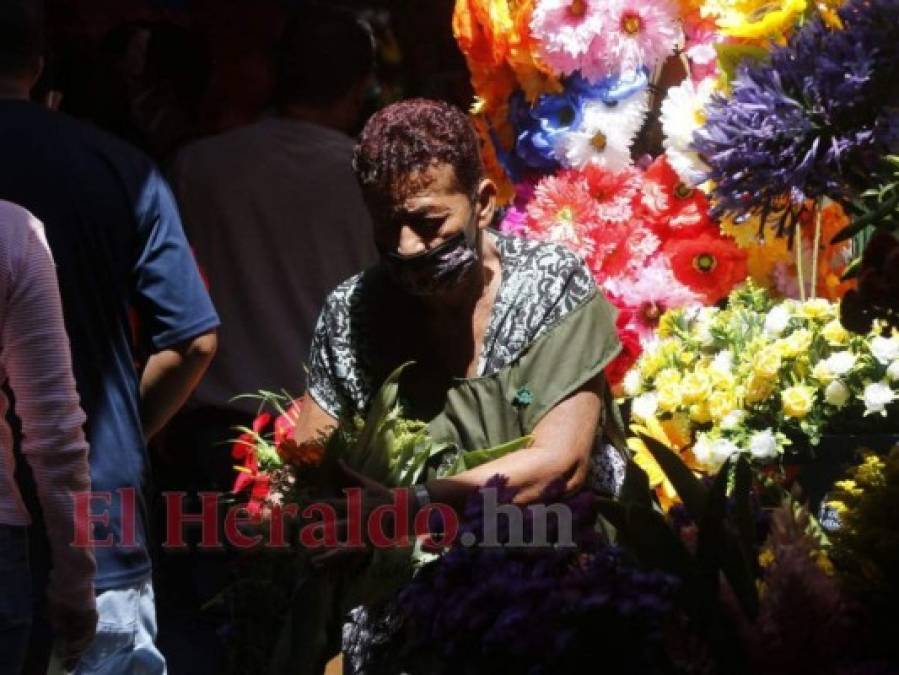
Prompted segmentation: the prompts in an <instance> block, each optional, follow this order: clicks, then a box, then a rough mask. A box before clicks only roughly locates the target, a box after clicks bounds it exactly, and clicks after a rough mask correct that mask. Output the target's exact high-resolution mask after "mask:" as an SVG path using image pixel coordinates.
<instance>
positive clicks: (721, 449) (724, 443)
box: [709, 438, 740, 469]
mask: <svg viewBox="0 0 899 675" xmlns="http://www.w3.org/2000/svg"><path fill="white" fill-rule="evenodd" d="M710 451H711V456H710V457H709V459H710V462H711V465H712V466H713V467H714V468H716V469H717V468H719V467H720V466H721V465H722V464H724V462H725V461H727V459H728V458H729V457H730V456H731V455H733V454H734V453H737V452H740V448H738V447H737V446H736V445H735V444H734V443H733V442H731V441H729V440H727V439H726V438H719V439H717V440H716V441H713V442H712V445H711V448H710Z"/></svg>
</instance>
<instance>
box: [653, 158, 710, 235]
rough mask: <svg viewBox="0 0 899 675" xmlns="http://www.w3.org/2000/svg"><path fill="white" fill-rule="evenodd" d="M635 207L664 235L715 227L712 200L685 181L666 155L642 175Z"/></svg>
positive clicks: (689, 232) (695, 232) (687, 233)
mask: <svg viewBox="0 0 899 675" xmlns="http://www.w3.org/2000/svg"><path fill="white" fill-rule="evenodd" d="M635 202H636V203H635V210H636V211H637V213H639V214H640V215H642V216H643V217H644V218H645V219H646V220H647V221H648V222H649V223H650V224H651V225H652V228H653V229H654V230H655V231H656V233H658V234H659V235H660V236H662V237H666V236H669V235H674V236H691V235H694V234H698V233H699V232H700V231H702V230H704V229H707V228H708V227H710V226H714V223H713V221H712V218H711V216H709V200H708V198H707V197H706V196H705V194H704V193H703V192H702V190H697V189H696V188H692V187H690V186H689V185H687V184H686V183H684V182H683V181H682V180H681V179H680V177H679V176H678V175H677V173H676V172H675V171H674V169H672V168H671V165H670V164H669V163H668V160H667V159H666V157H665V155H660V156H659V157H658V158H657V159H656V160H655V161H654V162H653V163H652V164H651V165H650V166H649V168H648V169H646V172H645V173H644V174H643V190H642V192H641V194H639V195H638V196H637V198H636V199H635Z"/></svg>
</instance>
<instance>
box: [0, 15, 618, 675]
mask: <svg viewBox="0 0 899 675" xmlns="http://www.w3.org/2000/svg"><path fill="white" fill-rule="evenodd" d="M142 36H143V37H146V36H145V35H144V34H143V33H142V32H141V28H140V27H136V28H134V29H133V30H132V29H129V30H126V31H124V32H123V33H122V34H120V35H117V37H116V40H113V41H112V43H111V44H113V46H115V45H118V46H119V47H120V49H119V51H118V52H117V53H119V54H122V53H125V54H127V53H129V52H128V48H126V49H125V52H122V49H121V47H122V46H123V45H124V46H126V47H127V46H129V45H131V46H133V45H135V44H137V45H140V44H141V41H142V40H143V37H142ZM46 47H47V46H46V44H45V39H44V16H43V14H42V11H41V8H40V3H39V2H37V1H36V0H3V1H2V2H0V148H2V155H0V200H2V203H0V223H2V227H0V288H2V289H3V293H2V294H0V340H2V351H0V379H2V380H3V381H5V383H6V385H7V386H6V387H5V388H4V393H3V396H2V398H0V402H2V408H3V412H4V413H7V412H9V413H10V414H9V415H7V420H6V421H5V422H2V423H0V446H2V447H0V451H2V454H0V541H2V547H0V570H2V572H3V574H0V674H2V675H6V674H7V673H18V672H28V673H38V672H40V673H44V672H47V667H48V662H49V661H50V660H51V658H54V659H60V660H61V661H62V662H63V666H64V667H65V668H67V669H70V670H72V672H76V673H79V674H84V673H128V672H141V673H144V672H146V673H163V672H166V670H167V668H168V670H170V671H171V672H190V673H202V672H222V669H221V664H220V663H219V662H218V661H217V659H220V658H221V651H222V650H221V649H218V650H217V647H216V645H218V644H220V643H221V640H222V636H221V635H220V634H219V633H218V632H217V630H218V629H220V628H221V625H220V624H217V623H216V622H215V620H212V621H209V620H207V619H205V618H203V617H201V616H200V611H199V608H200V607H201V606H204V605H208V604H209V602H210V601H211V600H212V599H213V598H214V597H215V595H216V593H218V592H219V591H220V590H221V588H222V586H223V584H224V583H225V579H226V578H227V576H228V574H229V559H228V554H226V553H225V554H209V553H205V554H204V553H202V552H189V553H187V554H184V553H182V554H166V553H164V552H162V551H160V550H159V546H158V544H159V540H158V536H157V535H156V534H154V527H153V521H154V518H155V517H156V516H157V511H156V507H155V505H154V500H153V495H154V494H158V493H159V491H165V490H167V491H173V490H183V491H185V492H186V493H187V494H188V498H189V499H190V498H191V497H193V498H196V496H197V495H198V494H199V493H200V492H203V491H218V492H227V491H228V489H229V488H230V487H231V484H232V482H233V478H234V471H233V467H232V464H233V460H232V458H231V456H230V448H229V443H228V442H229V440H230V439H232V438H233V436H234V433H235V432H234V429H235V427H237V426H241V425H245V426H246V425H249V424H251V422H252V418H253V416H254V414H255V412H256V405H255V404H254V403H252V402H249V401H248V400H246V399H240V398H238V399H235V396H236V395H238V394H243V393H248V392H254V391H257V390H272V391H280V390H286V391H288V392H289V393H290V394H291V395H295V396H299V395H301V394H303V393H304V392H306V396H305V399H304V404H303V406H302V408H301V413H300V416H299V420H298V422H297V427H296V440H297V444H298V445H299V446H300V447H302V446H303V445H304V444H307V443H310V442H313V441H314V440H315V439H318V438H320V437H321V436H322V434H326V433H327V432H329V431H330V430H331V429H333V428H334V426H335V424H336V423H337V420H338V419H339V418H341V417H342V416H344V415H346V414H352V413H355V412H361V411H364V410H365V409H366V408H367V407H368V406H369V405H370V403H371V398H372V395H373V392H374V391H375V390H376V389H377V385H378V384H379V382H381V381H383V380H384V378H385V377H386V375H387V374H388V373H389V372H391V371H392V370H393V369H394V368H395V367H396V366H397V365H398V364H401V363H405V362H407V361H415V362H416V363H417V364H418V365H417V367H416V368H415V369H413V371H411V373H410V376H409V377H408V378H406V380H404V386H405V387H406V388H407V392H408V394H409V399H410V400H411V401H413V402H415V404H416V406H417V407H416V409H415V410H412V411H410V412H411V413H414V414H415V416H416V417H417V418H420V419H428V420H431V421H432V425H431V427H432V429H433V430H434V433H435V435H436V436H438V437H439V436H441V435H442V437H440V438H436V440H438V441H446V442H452V443H455V445H456V446H458V447H460V448H463V447H465V448H468V449H477V448H480V447H488V446H491V445H497V444H502V443H506V442H508V441H510V440H511V439H512V438H515V437H518V436H523V435H526V434H532V435H533V443H532V447H529V448H528V449H527V450H526V451H518V452H512V453H510V454H508V455H506V456H504V457H502V458H501V459H498V460H495V461H493V462H489V463H487V464H484V465H481V466H480V467H477V468H474V469H470V470H468V471H464V472H462V473H460V474H459V475H457V476H454V477H452V478H446V477H435V476H434V475H432V474H429V480H428V481H427V483H426V484H425V485H424V486H423V487H422V488H421V489H420V490H417V491H416V492H414V493H410V494H414V496H415V503H412V504H410V508H411V510H412V511H413V512H414V511H415V509H417V508H421V507H422V506H424V505H425V504H426V503H427V502H428V501H429V500H431V499H433V500H434V501H439V502H442V503H446V504H449V505H452V506H454V507H456V508H460V507H461V505H462V504H463V503H464V500H465V497H466V495H468V494H469V493H470V492H471V491H472V489H474V488H476V487H477V486H479V485H482V484H483V483H484V482H485V481H486V480H487V479H488V478H489V477H490V476H492V475H494V474H497V473H501V474H503V475H505V476H507V477H508V479H509V481H510V486H511V487H514V488H515V489H517V490H519V494H520V499H522V500H525V501H527V500H529V499H535V498H536V497H537V496H539V495H540V494H541V493H543V491H544V490H545V489H546V488H547V487H548V486H549V485H550V484H554V483H556V482H558V481H562V483H563V484H564V485H565V487H566V489H568V490H577V489H578V488H580V487H581V486H584V485H587V484H593V483H597V484H599V483H603V482H608V481H609V480H614V477H612V478H610V474H611V473H614V471H615V467H614V466H613V465H614V461H612V460H608V461H606V462H604V461H603V460H602V457H601V456H598V455H597V449H598V448H599V449H600V452H599V455H601V454H602V452H601V450H602V448H604V447H605V448H606V449H607V450H608V446H607V445H606V446H604V445H603V444H602V443H598V442H597V440H598V439H597V430H598V429H600V428H601V427H603V426H605V424H604V421H605V420H607V419H608V415H607V413H608V409H607V407H606V403H607V402H608V401H609V398H608V396H609V394H608V386H607V384H606V382H605V380H604V377H603V375H602V371H603V368H604V367H605V365H606V364H607V363H608V362H609V360H610V359H612V358H613V357H614V356H615V354H616V353H617V351H618V349H619V348H620V347H619V345H618V340H617V336H616V332H615V328H614V311H613V310H612V309H611V308H610V307H609V306H608V305H607V303H606V302H605V300H604V299H603V298H602V295H601V294H600V293H599V292H598V291H597V289H596V286H595V283H594V282H593V280H592V277H591V275H590V273H589V272H588V271H587V269H586V268H585V267H584V265H583V263H582V262H581V261H579V259H578V258H577V257H575V256H574V255H573V254H571V253H569V252H567V251H566V250H564V249H562V248H560V247H556V246H550V245H544V244H537V243H533V242H526V241H524V240H520V239H515V238H512V237H508V236H505V235H500V234H498V233H496V232H494V231H493V230H491V229H490V226H491V225H492V224H493V223H494V221H495V215H496V188H495V186H494V185H493V183H492V182H491V181H490V180H489V179H487V178H486V177H485V175H484V170H483V165H482V162H481V159H480V156H479V141H478V138H477V136H476V134H475V132H474V130H473V129H472V127H471V125H470V124H469V122H468V120H467V117H466V115H465V114H464V113H463V112H462V111H460V110H459V109H457V108H455V107H453V106H450V105H448V104H446V103H440V102H436V101H429V100H424V99H415V100H409V101H404V102H400V103H397V104H394V105H391V106H388V107H387V108H385V109H384V110H382V111H380V112H378V113H377V114H375V115H374V116H373V117H372V118H371V119H370V120H369V121H368V123H367V124H366V126H365V128H364V131H363V132H362V133H361V136H360V139H359V141H358V142H354V140H353V139H352V134H354V133H355V132H356V131H357V130H358V129H359V128H360V125H361V122H362V121H363V117H364V113H365V111H366V94H367V92H369V91H370V86H371V78H372V73H373V64H374V58H375V57H374V45H373V41H372V36H371V33H370V31H369V29H368V28H367V27H366V26H365V25H364V24H363V23H362V22H360V21H359V20H358V19H357V18H356V17H355V16H354V15H352V14H349V13H346V12H344V11H342V10H337V9H333V8H328V7H324V6H319V7H314V8H306V9H304V10H302V11H300V12H298V13H297V14H296V15H295V16H293V17H292V18H291V20H289V21H288V22H287V24H286V26H285V29H284V31H283V34H282V36H281V39H280V42H279V46H278V49H277V55H276V63H277V68H276V71H275V72H276V76H277V77H276V87H275V91H276V96H275V99H274V100H273V103H272V106H271V108H270V109H269V110H268V112H267V113H266V114H264V115H263V116H262V117H261V118H260V119H259V120H258V121H256V122H254V123H252V124H249V125H247V126H242V127H240V128H236V129H234V130H231V131H229V132H226V133H223V134H220V135H217V136H212V137H209V138H205V139H202V140H198V141H195V142H192V143H190V144H188V145H186V146H185V147H181V148H180V149H178V151H177V152H172V151H171V150H172V148H173V147H176V146H178V144H179V140H180V139H182V136H181V134H180V132H179V131H178V130H179V128H180V127H179V125H178V124H177V122H178V120H168V122H171V123H172V124H171V125H170V126H169V127H168V128H169V129H170V130H171V134H168V135H163V136H162V137H164V138H167V139H169V141H168V142H167V143H164V144H163V145H162V146H158V147H155V148H147V149H148V150H149V151H150V152H153V154H154V155H155V156H156V157H157V158H160V157H166V156H169V155H170V159H171V161H170V162H167V163H166V167H165V169H164V170H163V169H160V168H159V166H158V165H157V163H156V162H155V161H154V160H153V159H151V158H150V157H149V156H148V154H146V153H145V152H142V151H140V150H138V149H137V148H136V147H135V146H134V143H137V142H139V138H138V137H139V135H140V131H141V128H140V127H134V126H133V125H130V126H129V125H128V124H124V123H123V120H124V119H125V118H124V117H122V116H115V115H111V116H109V117H107V118H106V119H107V121H108V122H109V123H108V124H107V125H106V126H107V127H108V129H109V130H111V131H113V132H116V133H118V135H119V136H121V138H117V137H115V136H114V135H113V133H109V132H108V131H101V130H100V129H98V128H97V127H96V126H95V125H93V124H89V123H86V122H83V121H79V120H77V119H75V118H73V117H72V116H69V115H67V114H65V113H63V112H60V111H59V110H58V108H59V105H60V102H61V100H64V98H65V95H66V92H65V91H60V90H58V89H56V88H54V87H53V86H46V84H44V83H43V80H42V74H43V72H44V68H45V65H46V63H47V62H46V60H45V54H46V53H47V48H46ZM125 62H127V59H125ZM128 91H131V90H128ZM128 91H125V90H123V92H122V96H125V97H127V96H128V95H130V94H129V93H128ZM131 93H134V91H131ZM113 102H114V103H121V102H122V101H113ZM134 102H135V101H133V100H132V101H131V103H134ZM80 103H81V104H83V105H85V104H86V103H85V102H84V101H81V102H80ZM87 103H90V101H88V102H87ZM93 103H99V102H96V101H94V102H93ZM113 107H114V106H113ZM130 109H131V110H132V111H133V110H134V106H133V105H132V106H131V107H130ZM138 109H139V107H138ZM104 110H106V111H107V112H109V111H110V110H112V108H110V107H109V106H106V107H105V108H104ZM93 121H94V122H98V121H99V122H102V120H98V119H94V120H93ZM155 121H159V120H155ZM157 138H159V137H157ZM129 141H130V142H129ZM360 270H366V271H365V272H363V273H361V274H358V273H359V272H360ZM54 273H55V274H54ZM354 275H355V276H354ZM347 279H349V281H345V280H347ZM334 289H336V290H334ZM304 366H308V375H307V373H306V372H304ZM528 378H531V379H528ZM531 381H533V382H536V381H540V382H543V383H544V384H545V386H544V387H543V388H540V389H534V390H533V391H530V390H528V395H529V398H528V401H527V402H526V403H521V402H520V401H517V399H516V396H518V395H519V394H520V393H521V391H524V388H525V387H526V385H527V384H528V382H531ZM531 386H532V387H533V385H531ZM516 392H517V393H516ZM522 453H524V454H522ZM444 459H446V458H444ZM385 490H386V488H385V487H383V486H379V485H377V484H368V485H367V491H366V493H365V495H366V497H365V499H366V500H368V501H370V502H371V503H370V504H369V503H366V504H365V508H366V509H371V508H373V507H374V506H375V505H376V504H377V503H380V502H379V500H380V501H383V492H384V491H385ZM88 491H90V493H91V494H90V498H89V499H88V500H87V501H85V500H84V499H78V498H74V499H73V495H79V494H80V495H84V494H87V493H88ZM86 538H87V539H86ZM88 539H89V540H90V541H92V542H95V543H96V542H100V543H99V544H97V545H95V546H94V547H93V548H91V547H90V546H83V545H82V546H77V545H76V546H72V545H70V544H72V543H73V542H75V543H76V544H77V542H79V541H81V542H84V541H86V540H88ZM106 541H109V542H111V543H112V545H104V544H103V542H106ZM122 542H125V543H124V544H123V543H122ZM331 553H333V554H335V555H333V556H332V555H331ZM331 553H328V554H326V555H325V558H326V559H336V558H337V557H339V556H338V555H336V554H344V553H347V552H346V551H339V550H337V551H334V552H331ZM151 561H152V563H151ZM157 594H158V595H157ZM157 597H158V601H157ZM157 614H158V616H159V624H158V627H157ZM356 647H358V645H356ZM302 649H303V646H302V645H297V646H296V650H297V651H296V654H295V658H296V659H297V660H298V661H301V660H303V659H307V660H311V661H314V665H316V666H319V665H322V664H323V663H324V661H325V660H327V657H328V656H329V655H330V654H319V653H315V654H312V653H311V652H307V653H304V652H303V651H302ZM198 651H200V652H202V655H199V654H198V653H197V652H198ZM357 651H358V650H357Z"/></svg>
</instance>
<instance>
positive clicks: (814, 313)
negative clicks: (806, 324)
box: [799, 298, 833, 319]
mask: <svg viewBox="0 0 899 675" xmlns="http://www.w3.org/2000/svg"><path fill="white" fill-rule="evenodd" d="M799 314H800V316H803V317H805V318H806V319H824V318H826V317H830V316H833V305H831V304H830V302H829V301H827V300H825V299H824V298H815V299H814V300H809V301H807V302H804V303H802V304H801V305H800V306H799Z"/></svg>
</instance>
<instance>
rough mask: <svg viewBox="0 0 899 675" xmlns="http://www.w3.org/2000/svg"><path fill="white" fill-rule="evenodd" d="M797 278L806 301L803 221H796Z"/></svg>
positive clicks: (801, 296) (800, 294)
mask: <svg viewBox="0 0 899 675" xmlns="http://www.w3.org/2000/svg"><path fill="white" fill-rule="evenodd" d="M793 246H795V247H796V280H797V281H798V282H799V299H800V300H801V301H802V302H805V274H804V272H803V269H802V221H801V220H798V219H797V221H796V240H795V241H794V242H793Z"/></svg>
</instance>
